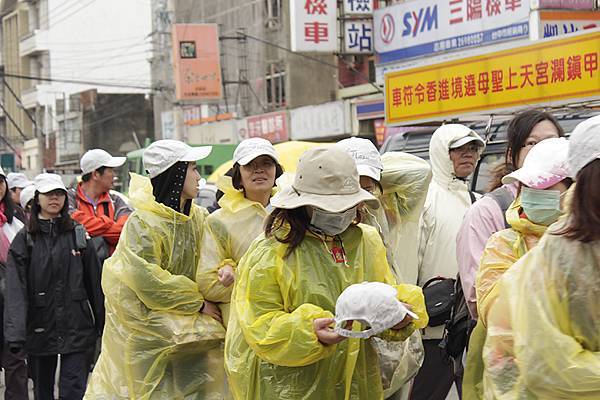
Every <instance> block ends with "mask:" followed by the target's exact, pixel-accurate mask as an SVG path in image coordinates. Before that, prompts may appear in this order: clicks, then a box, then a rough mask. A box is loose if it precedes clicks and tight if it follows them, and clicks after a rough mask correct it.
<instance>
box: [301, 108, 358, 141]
mask: <svg viewBox="0 0 600 400" xmlns="http://www.w3.org/2000/svg"><path fill="white" fill-rule="evenodd" d="M290 120H291V126H292V132H291V138H292V140H307V139H319V138H329V137H336V136H343V135H346V134H349V133H350V131H351V126H350V103H348V102H344V101H334V102H332V103H325V104H321V105H318V106H307V107H301V108H297V109H295V110H292V111H290Z"/></svg>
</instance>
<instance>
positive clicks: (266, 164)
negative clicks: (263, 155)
mask: <svg viewBox="0 0 600 400" xmlns="http://www.w3.org/2000/svg"><path fill="white" fill-rule="evenodd" d="M244 167H245V168H248V169H249V170H252V171H256V170H258V169H270V168H274V167H275V161H273V160H271V159H263V160H252V162H250V163H248V164H246V165H244Z"/></svg>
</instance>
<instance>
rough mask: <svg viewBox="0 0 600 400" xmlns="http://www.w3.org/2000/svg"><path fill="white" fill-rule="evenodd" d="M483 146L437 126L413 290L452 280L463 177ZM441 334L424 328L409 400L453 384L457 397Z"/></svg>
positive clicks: (435, 394) (463, 203)
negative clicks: (420, 356)
mask: <svg viewBox="0 0 600 400" xmlns="http://www.w3.org/2000/svg"><path fill="white" fill-rule="evenodd" d="M484 148H485V142H484V141H483V139H481V137H480V136H479V135H478V134H477V133H475V132H474V131H473V130H471V129H469V128H468V127H466V126H464V125H460V124H448V125H443V126H441V127H440V128H438V129H437V130H436V131H435V132H434V134H433V136H432V138H431V142H430V143H429V157H430V160H431V169H432V173H433V179H432V181H431V184H430V186H429V191H428V193H427V198H426V200H425V207H424V210H423V214H422V216H421V221H420V227H419V231H420V232H419V253H418V285H419V286H423V285H425V283H426V282H427V281H428V280H429V279H431V278H434V277H438V276H440V277H444V278H455V277H456V275H457V273H458V263H457V261H456V235H457V234H458V230H459V228H460V225H461V222H462V219H463V216H464V214H465V213H466V211H467V210H468V208H469V207H470V206H471V204H472V203H473V202H474V201H475V199H476V195H475V194H474V193H472V192H470V190H469V185H468V182H467V178H468V176H469V175H471V173H473V171H474V170H475V167H476V166H477V161H478V160H479V157H480V155H481V152H482V151H483V149H484ZM477 197H479V195H477ZM443 333H444V325H443V324H442V325H439V326H428V327H427V328H426V329H425V334H424V335H423V346H424V348H425V360H424V362H423V367H422V368H421V370H420V371H419V374H418V375H417V377H416V378H415V382H414V385H413V392H412V398H413V399H415V400H421V399H423V400H425V399H427V400H436V399H441V400H443V399H445V398H446V396H447V394H448V392H449V390H450V388H451V387H452V383H453V382H455V383H456V386H457V389H458V391H459V393H460V389H461V382H460V380H461V379H460V377H459V376H456V375H455V373H454V367H453V365H452V363H448V362H446V361H445V360H443V359H442V357H441V352H440V348H439V347H438V345H439V343H440V341H441V339H442V336H443Z"/></svg>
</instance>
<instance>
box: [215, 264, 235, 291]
mask: <svg viewBox="0 0 600 400" xmlns="http://www.w3.org/2000/svg"><path fill="white" fill-rule="evenodd" d="M217 276H218V278H219V282H221V285H223V286H225V287H228V286H231V285H232V284H233V282H234V281H235V271H234V270H233V267H232V266H231V265H224V266H223V267H221V268H219V271H218V272H217Z"/></svg>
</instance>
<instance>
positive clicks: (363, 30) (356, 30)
mask: <svg viewBox="0 0 600 400" xmlns="http://www.w3.org/2000/svg"><path fill="white" fill-rule="evenodd" d="M344 52H346V53H355V54H361V53H367V54H368V53H372V52H373V21H371V20H350V21H346V22H344Z"/></svg>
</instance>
